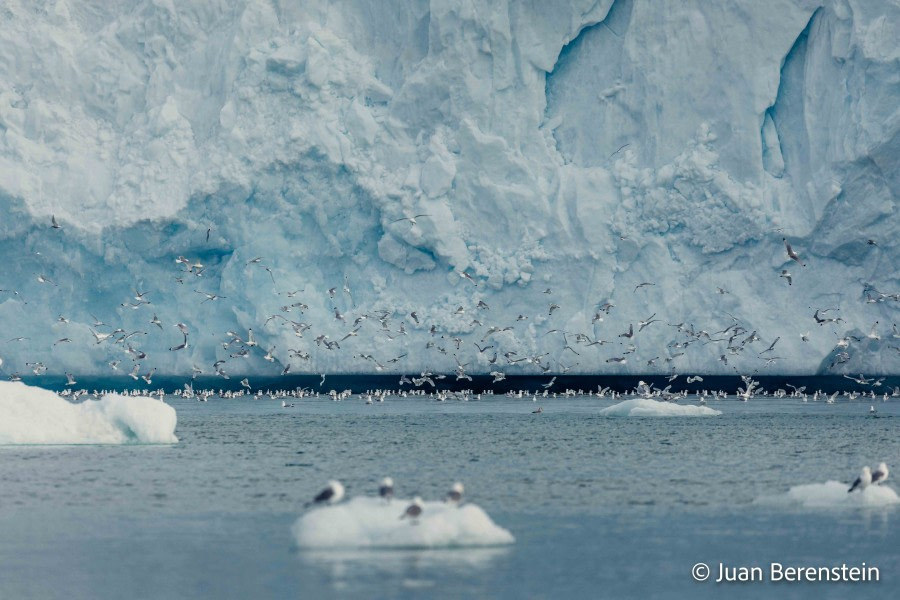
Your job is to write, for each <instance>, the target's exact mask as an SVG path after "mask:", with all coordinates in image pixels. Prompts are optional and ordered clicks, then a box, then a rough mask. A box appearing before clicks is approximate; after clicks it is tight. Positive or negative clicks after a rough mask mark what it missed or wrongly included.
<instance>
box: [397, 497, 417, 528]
mask: <svg viewBox="0 0 900 600" xmlns="http://www.w3.org/2000/svg"><path fill="white" fill-rule="evenodd" d="M421 515H422V499H421V498H420V497H418V496H416V497H415V498H413V500H412V504H410V505H409V506H407V507H406V510H405V511H403V514H402V515H400V518H401V519H405V518H406V517H409V518H410V519H411V520H412V523H413V524H415V523H416V519H418V518H419V517H420V516H421Z"/></svg>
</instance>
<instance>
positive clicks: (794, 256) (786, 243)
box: [781, 238, 806, 267]
mask: <svg viewBox="0 0 900 600" xmlns="http://www.w3.org/2000/svg"><path fill="white" fill-rule="evenodd" d="M781 240H782V241H783V242H784V249H785V250H787V255H788V256H789V257H790V258H791V260H795V261H797V262H798V263H799V264H800V266H801V267H805V266H806V264H805V263H804V262H803V261H802V260H800V257H799V256H797V253H796V252H794V249H793V248H791V243H790V242H789V241H787V238H781Z"/></svg>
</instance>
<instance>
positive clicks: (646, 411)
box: [599, 398, 722, 417]
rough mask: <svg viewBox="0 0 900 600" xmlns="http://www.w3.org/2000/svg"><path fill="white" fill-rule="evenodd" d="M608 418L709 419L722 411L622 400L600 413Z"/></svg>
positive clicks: (685, 405) (684, 405)
mask: <svg viewBox="0 0 900 600" xmlns="http://www.w3.org/2000/svg"><path fill="white" fill-rule="evenodd" d="M599 414H601V415H606V416H608V417H709V416H715V415H721V414H722V411H720V410H716V409H714V408H709V407H708V406H694V405H690V404H675V403H674V402H660V401H659V400H651V399H650V398H633V399H631V400H623V401H622V402H619V403H618V404H614V405H613V406H609V407H607V408H604V409H603V410H601V411H600V413H599Z"/></svg>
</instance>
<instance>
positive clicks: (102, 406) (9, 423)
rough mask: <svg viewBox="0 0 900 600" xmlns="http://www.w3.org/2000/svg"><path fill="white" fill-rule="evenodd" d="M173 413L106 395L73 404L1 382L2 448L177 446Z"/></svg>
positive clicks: (44, 392)
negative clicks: (37, 445)
mask: <svg viewBox="0 0 900 600" xmlns="http://www.w3.org/2000/svg"><path fill="white" fill-rule="evenodd" d="M176 422H177V416H176V414H175V409H174V408H172V407H171V406H169V405H168V404H166V403H164V402H159V401H158V400H153V399H150V398H145V397H128V396H120V395H118V394H107V395H105V396H103V398H101V399H100V400H88V401H85V402H81V403H77V404H76V403H73V402H69V401H68V400H65V399H63V398H60V397H59V396H57V395H56V394H55V393H53V392H51V391H49V390H45V389H42V388H37V387H31V386H27V385H25V384H24V383H19V382H5V381H4V382H0V444H125V443H142V444H174V443H176V442H177V441H178V438H176V437H175V424H176Z"/></svg>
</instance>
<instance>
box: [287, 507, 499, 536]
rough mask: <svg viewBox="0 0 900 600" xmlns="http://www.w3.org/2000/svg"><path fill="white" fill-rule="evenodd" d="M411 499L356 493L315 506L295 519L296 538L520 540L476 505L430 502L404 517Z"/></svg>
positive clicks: (294, 530) (294, 531)
mask: <svg viewBox="0 0 900 600" xmlns="http://www.w3.org/2000/svg"><path fill="white" fill-rule="evenodd" d="M410 502H411V501H410V500H403V499H399V498H395V499H393V500H392V501H391V502H390V503H388V502H386V501H384V500H382V499H380V498H365V497H357V498H353V499H351V500H349V501H347V502H344V503H341V504H336V505H334V506H326V507H323V508H315V509H313V510H311V511H309V512H308V513H306V514H304V515H303V516H302V517H300V518H299V519H297V522H296V523H294V526H293V533H294V538H295V539H296V541H297V545H298V546H300V547H301V548H460V547H471V546H501V545H505V544H512V543H513V542H514V541H515V540H514V538H513V536H512V534H511V533H509V532H508V531H507V530H505V529H503V528H502V527H499V526H498V525H496V524H495V523H494V522H493V521H492V520H491V518H490V517H489V516H488V515H487V513H485V512H484V510H482V509H481V507H479V506H477V505H475V504H463V505H462V506H456V505H454V504H449V503H445V502H428V501H426V502H423V504H422V515H421V516H420V517H419V518H418V519H416V520H415V521H411V520H410V519H401V518H400V516H401V515H402V514H403V511H404V510H405V508H406V507H407V506H408V505H409V504H410Z"/></svg>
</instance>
